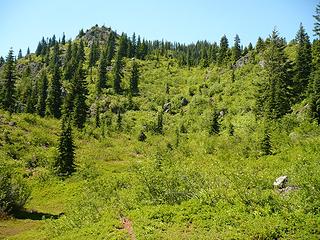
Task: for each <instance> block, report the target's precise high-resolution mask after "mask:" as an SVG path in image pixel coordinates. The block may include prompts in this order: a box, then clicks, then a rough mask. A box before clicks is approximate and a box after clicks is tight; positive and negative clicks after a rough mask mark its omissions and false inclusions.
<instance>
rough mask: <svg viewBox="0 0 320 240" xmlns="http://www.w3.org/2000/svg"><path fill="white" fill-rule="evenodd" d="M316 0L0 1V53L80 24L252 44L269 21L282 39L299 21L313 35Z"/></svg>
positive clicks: (73, 31)
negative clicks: (225, 37) (223, 37)
mask: <svg viewBox="0 0 320 240" xmlns="http://www.w3.org/2000/svg"><path fill="white" fill-rule="evenodd" d="M317 3H319V0H239V1H238V0H157V1H154V0H119V1H118V0H112V1H110V0H89V1H88V0H74V1H71V0H48V1H44V0H0V16H1V25H0V55H1V56H5V55H7V52H8V50H9V48H10V47H13V50H14V51H15V53H16V54H17V51H18V50H19V48H21V49H22V51H23V54H25V52H26V49H27V47H28V46H30V49H31V51H32V52H34V51H35V48H36V46H37V44H38V42H39V40H41V38H42V36H44V37H51V36H52V35H53V34H56V36H57V38H59V37H61V35H62V32H65V33H66V37H67V38H74V37H75V36H76V34H77V33H78V32H79V30H80V29H81V28H83V29H84V30H85V29H87V28H90V27H91V26H93V25H94V24H99V25H103V24H105V25H106V26H111V27H112V28H113V29H114V30H117V32H126V33H128V34H129V35H131V34H132V33H133V32H136V33H137V34H140V35H141V36H142V37H145V38H147V39H149V40H154V39H159V40H160V39H162V38H163V39H166V40H170V41H179V42H184V43H190V42H195V41H197V40H209V41H211V42H212V41H217V42H219V40H220V38H221V36H222V35H223V34H226V35H227V37H228V39H229V42H233V38H234V36H235V34H236V33H237V34H239V36H240V39H241V43H242V44H245V45H247V44H248V43H249V42H252V43H255V42H256V40H257V38H258V37H259V36H261V37H263V38H265V37H267V36H268V35H269V34H270V32H271V31H272V29H273V28H274V26H276V27H277V29H278V30H279V32H280V34H281V36H284V37H286V39H287V40H291V39H293V38H294V36H295V34H296V32H297V30H298V27H299V23H300V22H302V23H303V25H304V26H305V28H306V30H307V32H308V34H309V36H312V35H313V33H312V28H313V22H314V21H313V17H312V15H313V14H314V13H315V7H316V5H317Z"/></svg>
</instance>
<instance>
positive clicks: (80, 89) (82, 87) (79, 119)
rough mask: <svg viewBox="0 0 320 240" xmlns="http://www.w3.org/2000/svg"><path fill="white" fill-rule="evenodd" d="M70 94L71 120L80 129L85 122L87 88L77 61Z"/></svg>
mask: <svg viewBox="0 0 320 240" xmlns="http://www.w3.org/2000/svg"><path fill="white" fill-rule="evenodd" d="M71 94H72V96H73V97H74V103H73V121H74V124H75V126H76V127H77V128H79V129H81V128H83V127H84V124H85V122H86V119H87V110H88V106H87V104H86V100H87V95H88V90H87V84H86V81H85V73H84V71H83V67H82V63H81V62H80V63H79V66H78V69H77V72H76V74H75V76H74V78H73V82H72V93H71Z"/></svg>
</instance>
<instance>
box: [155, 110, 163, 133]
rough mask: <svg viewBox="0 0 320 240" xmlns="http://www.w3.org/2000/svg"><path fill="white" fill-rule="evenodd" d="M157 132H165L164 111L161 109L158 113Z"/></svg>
mask: <svg viewBox="0 0 320 240" xmlns="http://www.w3.org/2000/svg"><path fill="white" fill-rule="evenodd" d="M155 132H156V133H158V134H162V133H163V111H162V110H161V111H159V112H158V115H157V125H156V127H155Z"/></svg>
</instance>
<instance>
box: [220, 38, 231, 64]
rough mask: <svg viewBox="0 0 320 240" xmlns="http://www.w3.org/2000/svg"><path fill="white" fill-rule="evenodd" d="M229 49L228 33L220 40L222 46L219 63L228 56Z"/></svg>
mask: <svg viewBox="0 0 320 240" xmlns="http://www.w3.org/2000/svg"><path fill="white" fill-rule="evenodd" d="M228 49H229V43H228V39H227V37H226V35H223V36H222V38H221V40H220V48H219V55H218V63H219V64H222V63H223V62H224V61H225V59H226V58H227V54H228Z"/></svg>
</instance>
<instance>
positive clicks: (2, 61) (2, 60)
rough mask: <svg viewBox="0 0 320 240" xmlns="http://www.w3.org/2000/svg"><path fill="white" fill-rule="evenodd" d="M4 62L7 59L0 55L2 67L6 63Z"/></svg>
mask: <svg viewBox="0 0 320 240" xmlns="http://www.w3.org/2000/svg"><path fill="white" fill-rule="evenodd" d="M4 63H5V60H4V58H3V57H2V56H1V57H0V67H2V66H3V65H4Z"/></svg>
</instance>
